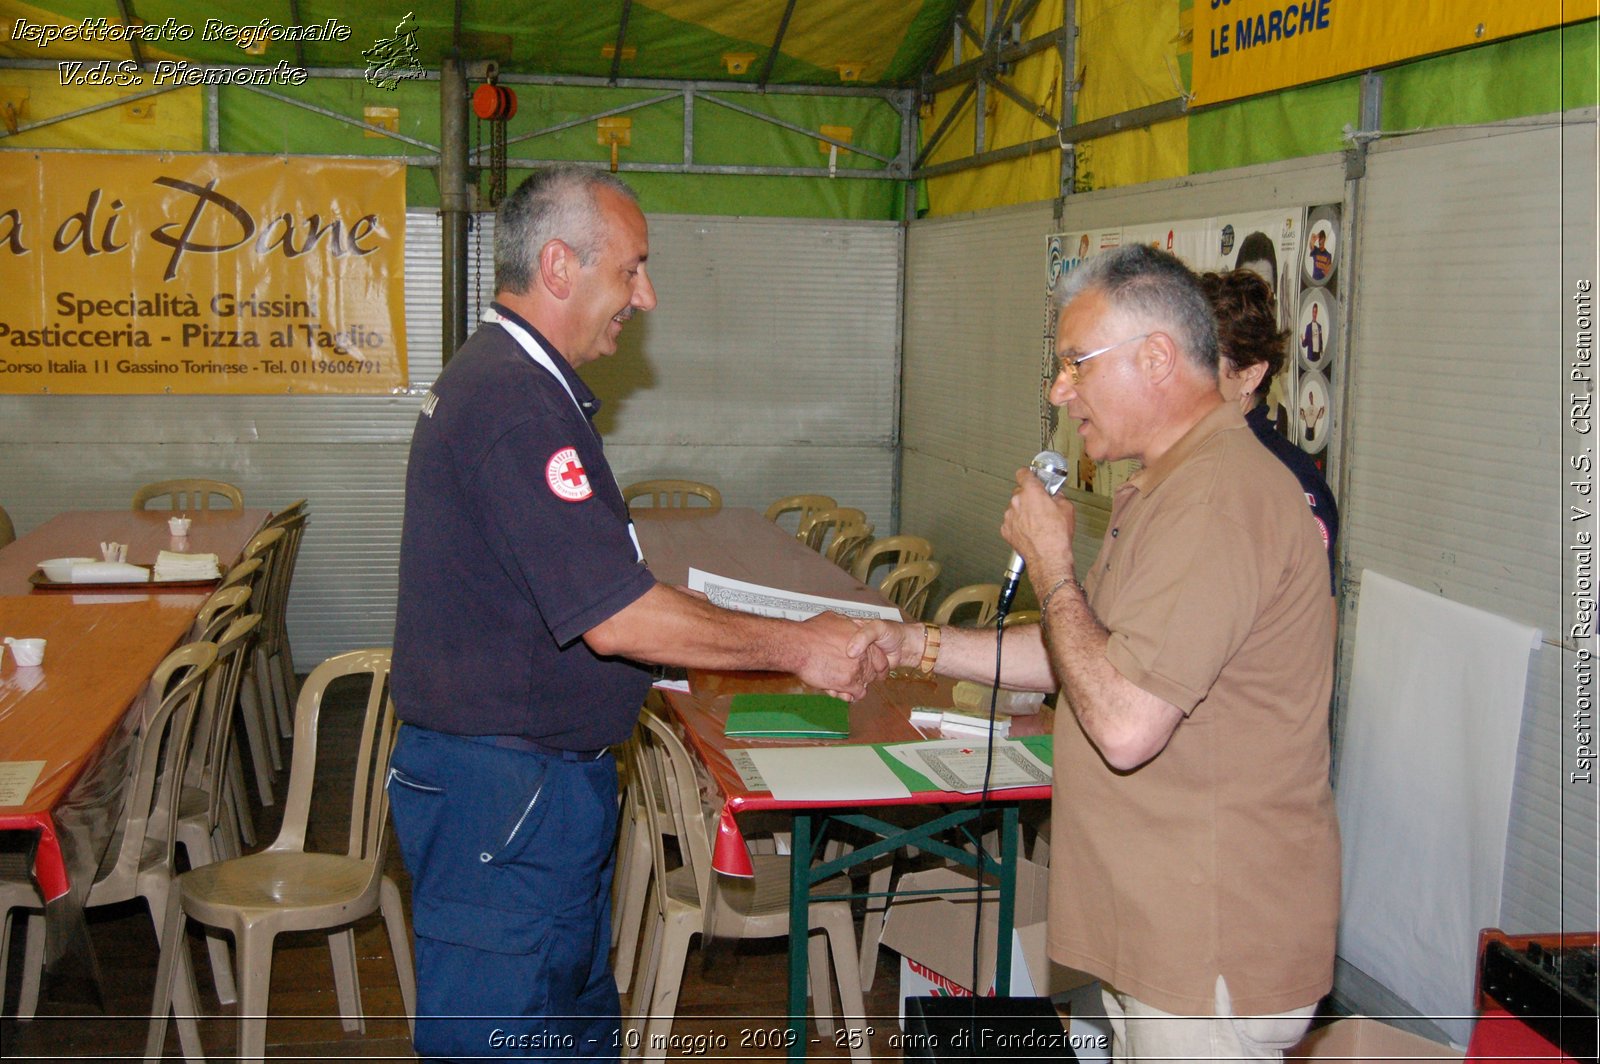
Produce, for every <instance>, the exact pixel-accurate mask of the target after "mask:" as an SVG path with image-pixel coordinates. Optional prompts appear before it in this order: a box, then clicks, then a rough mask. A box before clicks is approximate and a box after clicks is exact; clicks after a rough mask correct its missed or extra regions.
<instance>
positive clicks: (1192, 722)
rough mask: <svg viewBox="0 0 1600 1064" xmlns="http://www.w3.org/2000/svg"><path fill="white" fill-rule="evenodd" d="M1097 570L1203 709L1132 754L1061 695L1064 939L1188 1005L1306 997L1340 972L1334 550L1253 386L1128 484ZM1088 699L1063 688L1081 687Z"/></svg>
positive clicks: (1202, 1011) (1100, 600) (1062, 949)
mask: <svg viewBox="0 0 1600 1064" xmlns="http://www.w3.org/2000/svg"><path fill="white" fill-rule="evenodd" d="M1083 584H1084V587H1085V589H1086V590H1087V593H1088V596H1089V602H1090V604H1091V605H1092V606H1093V608H1094V611H1095V614H1096V615H1097V616H1098V617H1099V618H1100V620H1101V622H1102V623H1103V624H1104V625H1105V627H1106V628H1107V630H1108V631H1109V632H1110V633H1111V638H1110V643H1109V645H1108V647H1107V650H1106V655H1107V657H1108V658H1109V659H1110V661H1111V663H1112V665H1113V666H1114V667H1115V668H1116V669H1117V671H1118V672H1120V673H1122V675H1123V676H1125V677H1127V678H1128V679H1129V680H1130V681H1132V682H1133V683H1134V684H1135V685H1137V686H1138V687H1140V688H1142V689H1144V690H1145V691H1148V692H1150V693H1152V694H1155V695H1157V696H1159V697H1160V698H1162V699H1165V700H1166V701H1168V702H1170V703H1172V704H1173V705H1175V706H1177V707H1178V708H1179V709H1180V710H1182V711H1183V713H1184V714H1185V716H1184V719H1183V721H1181V722H1180V723H1179V725H1178V727H1177V730H1176V731H1175V732H1174V733H1173V735H1172V740H1171V742H1170V743H1169V744H1168V745H1167V747H1166V749H1164V750H1163V751H1162V752H1161V753H1160V754H1158V755H1156V756H1155V757H1154V758H1153V759H1151V760H1150V761H1148V762H1146V763H1145V764H1144V765H1142V766H1140V767H1139V768H1137V769H1135V770H1133V771H1132V772H1118V771H1116V770H1114V769H1112V768H1110V767H1109V766H1108V765H1107V764H1106V763H1105V761H1104V760H1102V759H1101V757H1100V755H1099V753H1098V751H1096V749H1095V748H1094V746H1093V744H1091V743H1090V741H1089V740H1088V738H1087V737H1086V736H1085V735H1084V733H1083V731H1082V729H1081V728H1079V726H1078V722H1077V718H1076V717H1075V716H1074V715H1073V714H1072V713H1066V712H1062V713H1058V714H1057V715H1056V741H1055V799H1054V807H1053V815H1052V836H1053V837H1052V839H1051V849H1050V852H1051V863H1052V869H1051V881H1050V954H1051V956H1052V957H1054V958H1055V959H1056V960H1057V961H1059V962H1061V963H1062V964H1066V965H1069V966H1071V967H1074V968H1080V969H1083V970H1084V971H1088V972H1091V973H1093V974H1095V975H1098V976H1100V977H1101V978H1102V979H1103V980H1105V981H1107V982H1109V983H1110V984H1112V985H1113V986H1115V987H1116V988H1117V989H1119V990H1121V991H1123V992H1124V993H1127V994H1131V995H1132V996H1133V997H1135V998H1137V999H1139V1000H1140V1001H1143V1002H1144V1003H1146V1004H1148V1005H1152V1006H1154V1007H1155V1008H1158V1009H1161V1010H1163V1011H1166V1012H1173V1013H1180V1014H1193V1015H1210V1014H1212V1013H1213V1012H1214V1011H1215V990H1216V977H1217V976H1218V975H1219V974H1220V975H1222V976H1224V977H1226V979H1227V983H1228V988H1229V991H1230V993H1231V995H1232V998H1233V1004H1234V1011H1235V1013H1236V1014H1241V1015H1243V1014H1264V1013H1276V1012H1285V1011H1288V1010H1290V1009H1294V1008H1298V1007H1300V1006H1303V1005H1308V1004H1310V1003H1312V1002H1314V1001H1316V1000H1317V999H1319V998H1320V997H1321V996H1322V995H1323V994H1325V993H1326V992H1327V991H1328V989H1329V988H1330V987H1331V986H1332V982H1333V955H1334V932H1335V926H1336V923H1337V920H1338V910H1339V834H1338V825H1337V823H1336V821H1335V818H1334V805H1333V793H1332V790H1331V789H1330V787H1329V784H1328V699H1329V694H1330V691H1331V687H1332V682H1333V611H1332V606H1331V603H1330V597H1329V589H1328V560H1327V556H1326V554H1325V553H1324V551H1323V547H1322V539H1321V537H1320V535H1319V534H1318V532H1317V527H1316V523H1315V522H1314V521H1313V520H1312V518H1311V514H1310V511H1309V510H1307V509H1306V505H1305V499H1304V497H1303V496H1302V495H1301V493H1300V489H1299V486H1298V484H1297V483H1296V481H1295V479H1294V476H1293V474H1291V473H1290V472H1289V471H1288V469H1286V468H1285V467H1284V465H1283V463H1281V462H1279V461H1278V459H1276V458H1275V457H1273V456H1272V454H1271V453H1270V452H1269V451H1267V449H1266V448H1265V447H1263V446H1262V445H1261V444H1260V443H1259V442H1258V441H1257V440H1256V439H1255V437H1254V435H1253V434H1252V433H1251V431H1250V429H1249V427H1248V426H1246V424H1245V422H1244V419H1243V418H1242V417H1241V416H1240V414H1239V411H1238V409H1237V408H1236V407H1234V406H1233V405H1232V404H1224V405H1222V406H1219V407H1218V408H1217V409H1216V410H1215V411H1213V412H1212V413H1210V414H1208V415H1207V416H1206V417H1205V418H1204V419H1203V420H1202V421H1201V422H1200V423H1199V424H1197V425H1196V426H1195V427H1194V428H1193V429H1191V430H1190V431H1189V433H1188V434H1187V435H1185V436H1184V437H1183V439H1181V440H1180V441H1179V442H1178V443H1177V444H1176V445H1175V446H1174V447H1173V448H1172V449H1171V450H1170V451H1168V452H1167V453H1166V454H1164V455H1162V456H1161V458H1160V459H1159V460H1158V461H1157V462H1155V463H1153V464H1152V465H1150V466H1149V467H1148V468H1146V469H1144V470H1142V471H1141V472H1139V473H1138V474H1137V475H1136V476H1134V477H1133V478H1132V479H1131V480H1129V481H1128V482H1127V483H1125V484H1123V485H1122V486H1121V487H1120V488H1119V489H1118V491H1117V494H1116V498H1115V501H1114V503H1113V506H1112V511H1111V524H1110V527H1109V529H1108V530H1107V532H1106V538H1105V540H1104V542H1103V543H1102V545H1101V549H1100V555H1099V557H1098V558H1097V559H1096V560H1095V564H1094V568H1093V570H1092V571H1090V572H1089V573H1087V574H1085V576H1084V579H1083ZM1065 704H1066V702H1065V700H1063V705H1065Z"/></svg>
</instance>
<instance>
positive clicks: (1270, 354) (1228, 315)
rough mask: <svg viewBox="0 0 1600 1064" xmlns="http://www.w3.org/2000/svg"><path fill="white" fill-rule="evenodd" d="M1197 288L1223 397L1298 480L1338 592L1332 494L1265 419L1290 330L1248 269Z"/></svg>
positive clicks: (1266, 287)
mask: <svg viewBox="0 0 1600 1064" xmlns="http://www.w3.org/2000/svg"><path fill="white" fill-rule="evenodd" d="M1241 255H1242V252H1241ZM1200 284H1201V286H1202V287H1204V288H1205V291H1206V296H1207V297H1208V298H1209V299H1210V300H1211V308H1212V310H1214V311H1215V312H1216V315H1217V335H1218V339H1219V340H1220V341H1221V345H1222V364H1221V367H1220V369H1221V374H1220V378H1221V381H1220V383H1221V389H1222V397H1223V398H1224V399H1226V400H1228V401H1229V402H1234V403H1238V404H1239V409H1240V410H1241V411H1242V412H1243V413H1244V417H1245V421H1246V422H1247V423H1248V424H1249V425H1250V428H1251V430H1252V431H1253V432H1254V433H1255V434H1256V438H1257V439H1259V440H1260V441H1261V442H1262V443H1263V444H1264V445H1265V446H1266V448H1267V450H1269V451H1271V452H1272V453H1273V454H1275V455H1277V456H1278V460H1279V461H1280V462H1282V463H1283V464H1284V465H1286V466H1288V467H1289V471H1290V472H1291V473H1293V474H1294V475H1295V478H1296V479H1297V480H1299V481H1300V490H1301V491H1303V492H1304V493H1305V496H1306V502H1307V503H1308V504H1309V505H1310V506H1311V516H1312V517H1314V518H1315V519H1316V522H1317V524H1318V525H1319V526H1320V527H1321V529H1322V544H1323V546H1325V547H1327V548H1328V579H1329V583H1330V584H1331V585H1333V586H1334V590H1335V592H1337V590H1338V587H1337V584H1336V583H1335V580H1336V577H1335V574H1334V555H1333V550H1334V544H1335V543H1336V542H1337V540H1338V536H1339V508H1338V506H1337V505H1336V504H1335V503H1334V501H1333V492H1331V491H1329V490H1328V482H1327V481H1326V480H1325V479H1323V476H1322V471H1321V470H1319V469H1318V468H1317V463H1316V462H1315V461H1314V460H1313V459H1312V457H1311V456H1310V455H1308V454H1306V453H1305V452H1304V451H1302V450H1301V449H1300V448H1298V447H1296V446H1295V445H1294V444H1293V443H1291V442H1289V441H1288V440H1287V439H1285V438H1284V437H1283V436H1281V435H1279V434H1278V432H1277V431H1276V430H1275V429H1274V428H1273V426H1272V423H1271V421H1270V420H1269V419H1268V417H1267V407H1266V403H1265V399H1266V395H1267V388H1268V387H1269V386H1270V385H1271V384H1272V378H1273V377H1274V376H1275V375H1276V374H1277V373H1278V372H1279V371H1280V370H1281V369H1283V360H1284V356H1285V354H1286V352H1287V350H1288V342H1289V331H1288V330H1287V329H1280V328H1279V327H1278V304H1277V300H1276V299H1274V298H1273V293H1272V286H1271V285H1270V284H1268V283H1267V282H1266V281H1264V280H1262V278H1261V275H1260V274H1258V273H1256V272H1255V271H1254V270H1249V269H1242V270H1232V271H1230V272H1228V273H1205V274H1201V275H1200Z"/></svg>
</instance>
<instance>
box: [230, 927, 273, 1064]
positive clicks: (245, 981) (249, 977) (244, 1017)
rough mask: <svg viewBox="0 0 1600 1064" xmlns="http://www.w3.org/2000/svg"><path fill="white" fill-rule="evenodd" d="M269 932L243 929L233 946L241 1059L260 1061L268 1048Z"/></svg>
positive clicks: (259, 1062)
mask: <svg viewBox="0 0 1600 1064" xmlns="http://www.w3.org/2000/svg"><path fill="white" fill-rule="evenodd" d="M273 937H274V936H272V935H269V934H266V933H264V932H259V931H257V932H254V933H252V932H250V931H246V932H245V933H244V934H241V935H239V936H238V940H237V941H236V942H235V943H234V948H235V950H236V951H237V952H238V954H239V1040H238V1045H237V1047H236V1048H237V1051H238V1053H239V1058H240V1060H241V1061H244V1062H247V1064H261V1058H262V1057H264V1056H265V1055H266V1052H267V990H268V988H269V987H270V986H271V985H272V948H273Z"/></svg>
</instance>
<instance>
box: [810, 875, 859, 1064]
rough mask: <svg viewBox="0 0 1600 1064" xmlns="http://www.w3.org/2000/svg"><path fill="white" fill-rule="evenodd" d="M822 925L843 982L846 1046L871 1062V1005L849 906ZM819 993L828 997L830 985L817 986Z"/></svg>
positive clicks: (841, 998) (841, 996) (835, 970)
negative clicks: (859, 964)
mask: <svg viewBox="0 0 1600 1064" xmlns="http://www.w3.org/2000/svg"><path fill="white" fill-rule="evenodd" d="M821 922H822V923H823V926H824V930H825V931H826V933H827V936H828V945H829V947H830V948H831V949H832V950H833V974H834V978H835V979H837V980H838V982H839V1008H840V1011H841V1012H842V1013H843V1014H844V1029H845V1032H846V1035H847V1037H846V1038H845V1044H846V1045H848V1046H849V1047H850V1056H851V1057H852V1058H854V1059H856V1060H871V1059H872V1046H871V1045H870V1043H869V1042H868V1040H867V1035H866V1031H865V1026H866V1014H867V1004H866V999H865V998H864V997H863V996H862V993H861V980H860V979H859V978H857V972H856V963H857V958H856V939H855V925H854V923H853V922H852V921H851V918H850V908H849V906H848V905H846V904H842V903H841V904H840V906H839V907H838V909H837V911H836V912H835V913H832V914H829V915H827V916H824V917H823V919H822V921H821ZM812 985H813V986H816V984H815V983H813V984H812ZM816 992H817V993H821V994H826V993H827V992H828V986H827V984H826V983H823V984H822V985H821V986H819V987H817V991H816Z"/></svg>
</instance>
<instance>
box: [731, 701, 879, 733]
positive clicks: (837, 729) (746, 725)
mask: <svg viewBox="0 0 1600 1064" xmlns="http://www.w3.org/2000/svg"><path fill="white" fill-rule="evenodd" d="M722 734H723V735H726V736H728V737H729V738H730V739H847V738H849V737H850V706H849V704H848V703H847V702H845V701H844V700H843V699H839V698H834V697H833V696H831V695H790V694H754V693H747V694H742V695H734V696H733V699H732V701H731V702H730V703H729V706H728V723H727V724H726V725H724V726H723V729H722Z"/></svg>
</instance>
